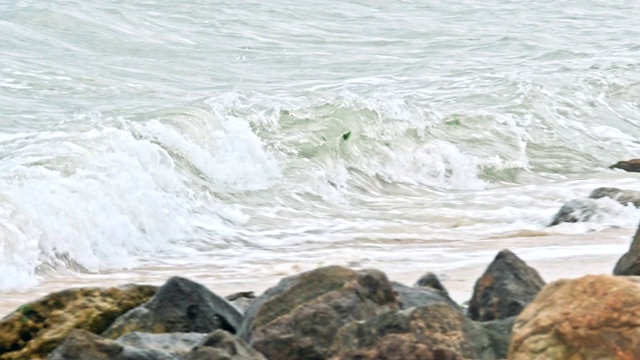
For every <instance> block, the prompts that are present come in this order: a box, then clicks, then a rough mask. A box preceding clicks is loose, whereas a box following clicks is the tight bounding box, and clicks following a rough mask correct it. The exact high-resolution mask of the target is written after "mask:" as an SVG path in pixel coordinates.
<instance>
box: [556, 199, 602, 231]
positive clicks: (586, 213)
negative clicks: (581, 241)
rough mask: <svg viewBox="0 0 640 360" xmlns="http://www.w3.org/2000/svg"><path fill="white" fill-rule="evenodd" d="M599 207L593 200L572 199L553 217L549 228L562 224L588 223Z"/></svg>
mask: <svg viewBox="0 0 640 360" xmlns="http://www.w3.org/2000/svg"><path fill="white" fill-rule="evenodd" d="M598 209H599V206H598V202H596V201H595V200H594V199H574V200H571V201H569V202H567V203H566V204H564V205H563V206H562V207H561V208H560V210H559V211H558V212H557V213H556V214H555V215H554V216H553V219H552V220H551V223H550V224H549V226H555V225H558V224H560V223H563V222H568V223H575V222H582V221H589V219H591V218H592V217H593V216H594V215H595V214H596V213H597V212H598Z"/></svg>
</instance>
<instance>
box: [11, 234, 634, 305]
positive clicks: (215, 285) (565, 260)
mask: <svg viewBox="0 0 640 360" xmlns="http://www.w3.org/2000/svg"><path fill="white" fill-rule="evenodd" d="M633 232H634V230H631V229H615V228H614V229H607V230H603V231H598V232H590V233H587V234H575V235H560V234H549V233H544V232H540V233H528V232H521V233H511V234H503V235H501V236H494V237H492V238H487V239H484V240H483V241H476V242H473V243H465V244H464V246H458V248H457V249H454V250H452V251H453V252H454V255H456V257H454V258H455V259H456V260H451V258H444V259H443V258H442V257H439V256H433V258H429V257H428V256H426V255H425V258H424V261H423V262H422V263H416V262H415V261H412V262H411V263H403V262H402V261H400V260H395V261H392V262H388V263H385V262H383V261H380V262H377V263H373V262H370V263H365V264H362V266H360V267H362V268H377V269H380V270H382V271H384V272H385V273H386V274H387V275H388V276H389V278H390V279H391V280H395V281H399V282H402V283H405V284H407V285H412V284H413V283H415V281H416V280H417V279H418V278H419V277H420V276H421V275H423V274H424V273H426V272H428V271H431V272H434V273H435V274H437V275H438V277H440V280H441V281H442V283H443V284H444V286H445V287H446V288H447V290H448V291H449V293H450V295H451V296H452V298H453V299H454V300H455V301H457V302H458V303H463V302H465V301H467V300H468V299H469V298H470V297H471V293H472V291H473V286H474V284H475V281H476V280H477V279H478V277H480V276H481V275H482V273H483V272H484V271H485V269H486V268H487V266H488V265H489V263H490V262H491V261H492V259H493V257H494V256H495V254H496V253H497V252H498V251H500V250H501V249H505V248H508V249H510V250H511V251H513V252H514V253H515V254H516V255H518V256H519V257H521V258H522V259H523V260H525V261H526V262H527V264H529V265H530V266H532V267H534V268H535V269H536V270H538V272H539V273H540V275H541V276H542V277H543V279H544V280H545V281H547V282H551V281H554V280H557V279H561V278H575V277H580V276H583V275H587V274H611V273H612V271H613V267H614V266H615V263H616V262H617V261H618V259H619V258H620V257H621V256H622V254H623V253H624V252H626V251H627V249H628V247H629V244H630V241H631V237H632V236H633ZM394 246H395V245H394ZM424 247H425V244H424V243H422V244H419V243H416V244H409V243H406V244H403V245H402V250H401V251H402V252H412V251H418V250H423V251H424V250H425V249H424ZM414 248H415V249H414ZM419 248H421V249H419ZM391 250H393V249H390V251H391ZM331 263H335V264H338V265H345V266H346V265H349V264H347V263H344V262H341V261H333V262H332V261H327V262H326V264H325V265H327V264H331ZM315 266H316V265H315V264H314V265H305V264H295V263H292V264H278V266H272V267H269V268H266V269H265V272H264V273H261V274H254V275H253V276H252V277H251V278H247V277H246V276H235V277H230V276H224V275H222V276H221V275H219V272H218V271H216V269H210V268H185V267H170V266H167V267H162V268H159V267H148V268H145V267H142V268H139V269H134V270H129V271H120V272H110V273H103V274H81V275H79V274H75V273H68V274H57V275H55V276H52V277H48V278H47V279H46V280H44V281H43V282H41V284H40V285H39V286H37V287H35V288H33V289H30V290H26V291H14V292H7V293H3V294H0V296H1V298H2V301H0V316H4V315H5V314H8V313H9V312H11V311H13V310H14V309H16V308H17V307H19V306H20V305H22V304H24V303H27V302H29V301H32V300H35V299H37V298H39V297H41V296H44V295H46V294H49V293H51V292H54V291H59V290H63V289H67V288H72V287H83V286H116V285H121V284H126V283H145V284H154V285H161V284H163V283H164V282H165V281H166V280H167V279H168V278H169V277H171V276H183V277H187V278H190V279H192V280H195V281H197V282H200V283H202V284H203V285H205V286H207V287H208V288H209V289H210V290H212V291H213V292H215V293H217V294H219V295H229V294H232V293H234V292H238V291H249V290H251V291H254V292H255V293H256V294H257V295H259V294H261V293H262V292H263V291H264V290H266V289H267V288H269V287H271V286H274V285H275V284H277V283H278V281H279V280H280V279H281V278H282V277H285V276H289V275H293V274H296V273H299V272H301V271H305V270H309V269H311V268H313V267H315ZM352 267H354V266H353V265H352ZM355 268H358V266H355Z"/></svg>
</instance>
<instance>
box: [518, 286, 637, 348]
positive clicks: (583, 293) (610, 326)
mask: <svg viewBox="0 0 640 360" xmlns="http://www.w3.org/2000/svg"><path fill="white" fill-rule="evenodd" d="M639 358H640V279H639V278H635V277H615V276H608V275H588V276H585V277H582V278H579V279H574V280H559V281H556V282H553V283H551V284H549V285H547V286H546V287H545V288H544V289H543V290H542V292H540V294H539V295H538V297H537V298H536V299H535V301H533V302H532V303H531V304H530V305H529V306H527V308H526V309H525V310H524V311H523V312H522V313H521V314H520V316H518V318H517V319H516V323H515V325H514V328H513V336H512V340H511V345H510V348H509V359H511V360H532V359H533V360H543V359H544V360H555V359H558V360H560V359H572V360H592V359H593V360H595V359H620V360H625V359H629V360H631V359H639Z"/></svg>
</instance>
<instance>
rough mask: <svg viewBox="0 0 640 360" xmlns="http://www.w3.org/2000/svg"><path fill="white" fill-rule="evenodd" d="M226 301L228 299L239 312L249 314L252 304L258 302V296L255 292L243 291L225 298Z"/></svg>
mask: <svg viewBox="0 0 640 360" xmlns="http://www.w3.org/2000/svg"><path fill="white" fill-rule="evenodd" d="M225 299H227V300H228V301H229V302H230V303H231V305H233V306H235V307H236V309H238V311H240V312H241V313H242V314H244V313H246V312H247V309H248V308H249V306H251V304H252V303H253V302H254V301H255V300H256V295H255V294H254V293H253V291H241V292H237V293H235V294H231V295H228V296H225Z"/></svg>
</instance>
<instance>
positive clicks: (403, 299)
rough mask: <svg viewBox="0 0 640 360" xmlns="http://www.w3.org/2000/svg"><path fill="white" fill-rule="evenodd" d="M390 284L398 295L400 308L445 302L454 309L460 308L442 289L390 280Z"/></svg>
mask: <svg viewBox="0 0 640 360" xmlns="http://www.w3.org/2000/svg"><path fill="white" fill-rule="evenodd" d="M391 285H392V286H393V290H394V291H395V292H396V294H397V296H398V300H399V301H400V308H401V309H408V308H411V307H416V306H422V305H430V304H437V303H445V304H449V305H451V306H452V307H453V308H454V309H458V310H460V306H458V304H456V302H455V301H453V300H451V298H449V296H448V295H447V293H446V292H444V293H443V292H442V291H439V290H435V289H432V288H429V287H409V286H406V285H403V284H400V283H398V282H395V281H394V282H392V283H391ZM460 311H462V310H460Z"/></svg>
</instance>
